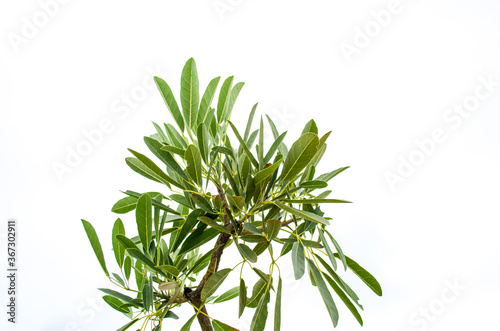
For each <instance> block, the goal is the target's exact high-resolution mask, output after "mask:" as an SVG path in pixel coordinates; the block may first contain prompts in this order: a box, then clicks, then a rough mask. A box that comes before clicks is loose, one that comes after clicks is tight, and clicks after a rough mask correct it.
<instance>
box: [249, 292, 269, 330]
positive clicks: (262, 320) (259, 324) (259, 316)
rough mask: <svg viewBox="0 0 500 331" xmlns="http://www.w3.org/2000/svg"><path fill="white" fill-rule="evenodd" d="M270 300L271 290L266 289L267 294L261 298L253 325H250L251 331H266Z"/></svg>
mask: <svg viewBox="0 0 500 331" xmlns="http://www.w3.org/2000/svg"><path fill="white" fill-rule="evenodd" d="M269 300H270V294H269V288H267V289H266V292H265V294H264V295H263V296H262V297H261V298H260V301H259V304H258V305H257V309H255V313H254V315H253V318H252V324H251V325H250V331H264V328H265V327H266V320H267V314H268V311H267V304H268V303H269Z"/></svg>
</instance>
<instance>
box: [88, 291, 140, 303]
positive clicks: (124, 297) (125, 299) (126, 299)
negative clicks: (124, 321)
mask: <svg viewBox="0 0 500 331" xmlns="http://www.w3.org/2000/svg"><path fill="white" fill-rule="evenodd" d="M98 290H99V291H102V292H104V293H106V294H109V295H111V296H114V297H115V298H118V299H120V300H121V301H123V302H126V303H129V304H131V305H132V306H134V307H139V305H138V304H137V302H136V301H134V299H133V298H131V297H129V296H128V295H125V294H122V293H120V292H117V291H114V290H110V289H107V288H98Z"/></svg>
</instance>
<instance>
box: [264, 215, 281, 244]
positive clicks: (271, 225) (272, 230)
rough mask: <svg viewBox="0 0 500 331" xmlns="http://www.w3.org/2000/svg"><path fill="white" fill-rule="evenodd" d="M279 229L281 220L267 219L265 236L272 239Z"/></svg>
mask: <svg viewBox="0 0 500 331" xmlns="http://www.w3.org/2000/svg"><path fill="white" fill-rule="evenodd" d="M280 230H281V221H279V220H275V219H269V220H267V222H266V232H267V238H269V240H273V239H274V238H276V236H277V235H278V233H279V232H280Z"/></svg>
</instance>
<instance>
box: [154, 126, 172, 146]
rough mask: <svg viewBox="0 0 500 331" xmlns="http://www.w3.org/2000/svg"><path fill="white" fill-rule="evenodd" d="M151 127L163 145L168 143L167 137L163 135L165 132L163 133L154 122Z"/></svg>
mask: <svg viewBox="0 0 500 331" xmlns="http://www.w3.org/2000/svg"><path fill="white" fill-rule="evenodd" d="M153 125H154V127H155V129H156V132H157V133H158V136H159V137H160V139H161V140H160V141H161V142H162V143H164V144H166V143H168V141H169V140H168V137H167V136H166V135H165V132H163V130H162V128H161V127H160V126H159V125H158V124H156V123H155V122H153Z"/></svg>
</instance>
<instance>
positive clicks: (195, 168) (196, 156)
mask: <svg viewBox="0 0 500 331" xmlns="http://www.w3.org/2000/svg"><path fill="white" fill-rule="evenodd" d="M184 158H185V159H186V162H187V167H186V172H187V173H188V175H189V177H191V179H192V180H193V181H194V182H195V183H196V184H197V185H199V186H201V181H202V179H203V178H202V175H201V169H202V168H201V154H200V150H199V149H198V147H196V146H195V145H189V146H188V148H187V149H186V154H185V155H184Z"/></svg>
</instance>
